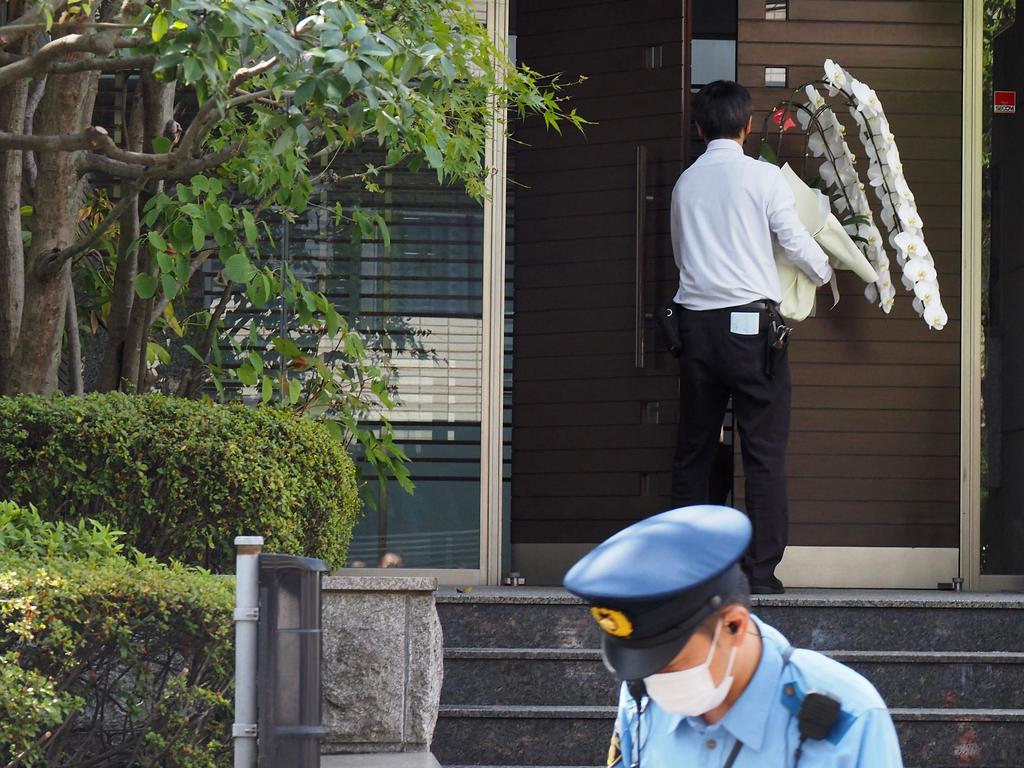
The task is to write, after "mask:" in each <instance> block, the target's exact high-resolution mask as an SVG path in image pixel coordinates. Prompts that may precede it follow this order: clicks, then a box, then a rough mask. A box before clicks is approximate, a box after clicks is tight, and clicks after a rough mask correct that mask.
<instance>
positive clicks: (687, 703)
mask: <svg viewBox="0 0 1024 768" xmlns="http://www.w3.org/2000/svg"><path fill="white" fill-rule="evenodd" d="M721 632H722V623H721V622H719V623H718V626H717V627H716V628H715V636H714V639H713V640H712V641H711V648H709V649H708V657H707V659H706V660H705V661H704V663H703V664H701V665H700V666H699V667H691V668H690V669H682V670H680V671H678V672H664V673H661V674H658V675H651V676H650V677H645V678H644V684H645V685H646V686H647V695H648V696H650V697H651V699H653V701H654V703H655V704H657V705H658V706H659V707H661V708H662V709H664V710H665V711H666V712H672V713H673V714H677V715H683V716H685V717H697V716H699V715H703V714H705V713H707V712H710V711H711V710H713V709H714V708H715V707H717V706H719V705H720V704H721V703H722V702H723V701H725V697H726V696H728V695H729V690H730V689H731V688H732V682H733V676H732V665H733V662H734V661H735V660H736V649H737V647H738V646H735V645H734V646H733V647H732V652H731V653H730V654H729V663H728V665H727V666H726V668H725V677H724V678H723V679H722V682H721V684H719V685H718V686H717V687H716V686H715V681H714V678H712V677H711V660H712V659H713V658H714V657H715V648H717V647H718V636H719V635H720V634H721Z"/></svg>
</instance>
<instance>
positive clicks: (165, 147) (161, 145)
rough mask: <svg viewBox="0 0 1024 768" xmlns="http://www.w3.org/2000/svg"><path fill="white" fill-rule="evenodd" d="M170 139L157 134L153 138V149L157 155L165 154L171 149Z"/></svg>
mask: <svg viewBox="0 0 1024 768" xmlns="http://www.w3.org/2000/svg"><path fill="white" fill-rule="evenodd" d="M171 146H172V144H171V140H170V139H168V138H167V137H166V136H157V137H156V138H155V139H153V151H154V152H156V153H157V154H158V155H166V154H167V153H168V152H170V151H171Z"/></svg>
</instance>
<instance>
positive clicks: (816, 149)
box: [807, 131, 826, 157]
mask: <svg viewBox="0 0 1024 768" xmlns="http://www.w3.org/2000/svg"><path fill="white" fill-rule="evenodd" d="M807 149H808V150H810V152H811V154H813V155H814V156H815V157H824V156H825V152H826V148H825V139H823V138H822V137H821V132H820V131H814V132H813V133H810V134H809V135H808V137H807Z"/></svg>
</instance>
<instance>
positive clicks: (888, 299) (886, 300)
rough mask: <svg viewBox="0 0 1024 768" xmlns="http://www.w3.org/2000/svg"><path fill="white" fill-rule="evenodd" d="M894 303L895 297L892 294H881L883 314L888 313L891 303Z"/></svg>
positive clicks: (891, 306)
mask: <svg viewBox="0 0 1024 768" xmlns="http://www.w3.org/2000/svg"><path fill="white" fill-rule="evenodd" d="M895 303H896V299H895V297H893V296H883V297H882V311H883V312H885V314H887V315H888V314H889V313H890V312H892V308H893V305H894V304H895Z"/></svg>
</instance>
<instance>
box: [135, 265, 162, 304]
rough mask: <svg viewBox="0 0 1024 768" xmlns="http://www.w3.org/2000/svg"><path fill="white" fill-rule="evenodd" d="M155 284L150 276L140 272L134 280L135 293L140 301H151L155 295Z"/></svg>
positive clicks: (154, 279) (154, 280) (153, 278)
mask: <svg viewBox="0 0 1024 768" xmlns="http://www.w3.org/2000/svg"><path fill="white" fill-rule="evenodd" d="M156 288H157V282H156V278H155V277H153V276H152V275H150V274H148V273H146V272H142V273H140V274H139V275H137V276H136V278H135V293H136V294H138V296H139V298H140V299H152V298H153V296H155V295H156Z"/></svg>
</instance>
